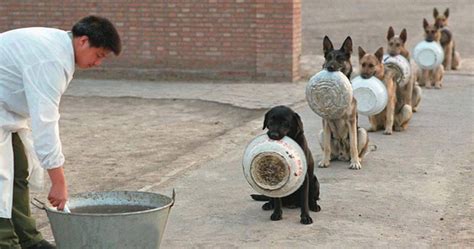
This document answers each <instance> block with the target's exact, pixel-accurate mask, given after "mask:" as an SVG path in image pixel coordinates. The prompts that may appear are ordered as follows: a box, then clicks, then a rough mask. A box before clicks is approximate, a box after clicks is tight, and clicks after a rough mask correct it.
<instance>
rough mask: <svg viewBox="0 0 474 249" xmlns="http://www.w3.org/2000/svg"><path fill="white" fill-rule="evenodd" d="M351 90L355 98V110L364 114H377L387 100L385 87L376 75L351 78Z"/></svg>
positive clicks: (383, 107)
mask: <svg viewBox="0 0 474 249" xmlns="http://www.w3.org/2000/svg"><path fill="white" fill-rule="evenodd" d="M352 91H353V94H354V98H355V99H356V100H357V111H358V112H359V113H360V114H362V115H366V116H372V115H376V114H379V113H380V112H382V111H383V109H385V107H386V106H387V102H388V94H387V88H386V87H385V85H384V84H383V82H382V81H380V80H379V79H378V78H377V77H375V76H372V77H370V78H368V79H364V78H362V77H360V76H357V77H355V78H354V79H352Z"/></svg>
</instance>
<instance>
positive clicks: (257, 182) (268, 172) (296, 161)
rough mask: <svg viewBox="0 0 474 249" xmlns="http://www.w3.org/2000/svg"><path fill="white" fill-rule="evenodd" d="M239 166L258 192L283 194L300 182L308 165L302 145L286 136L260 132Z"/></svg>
mask: <svg viewBox="0 0 474 249" xmlns="http://www.w3.org/2000/svg"><path fill="white" fill-rule="evenodd" d="M242 168H243V173H244V176H245V179H246V180H247V182H248V183H249V184H250V186H251V187H252V188H253V189H254V190H255V191H257V192H259V193H260V194H263V195H266V196H269V197H284V196H288V195H290V194H292V193H293V192H295V191H296V190H298V188H299V187H300V186H301V185H302V184H303V182H304V178H305V176H306V170H307V168H308V165H307V164H306V156H305V153H304V152H303V149H301V147H300V146H299V145H298V143H296V142H295V141H294V140H293V139H291V138H289V137H287V136H285V137H283V138H282V139H280V140H273V139H271V138H269V137H268V135H267V134H266V133H265V134H261V135H259V136H257V137H256V138H254V139H253V140H252V141H251V142H250V143H249V144H248V145H247V147H246V148H245V152H244V156H243V160H242Z"/></svg>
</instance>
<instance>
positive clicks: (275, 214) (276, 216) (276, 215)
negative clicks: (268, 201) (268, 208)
mask: <svg viewBox="0 0 474 249" xmlns="http://www.w3.org/2000/svg"><path fill="white" fill-rule="evenodd" d="M270 219H271V220H281V219H282V211H281V210H280V211H276V210H275V211H274V212H273V214H272V216H270Z"/></svg>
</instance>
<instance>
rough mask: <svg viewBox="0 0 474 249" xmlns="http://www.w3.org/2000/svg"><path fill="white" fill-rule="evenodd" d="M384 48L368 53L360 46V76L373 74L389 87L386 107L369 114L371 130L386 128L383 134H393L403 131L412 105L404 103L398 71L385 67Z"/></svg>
mask: <svg viewBox="0 0 474 249" xmlns="http://www.w3.org/2000/svg"><path fill="white" fill-rule="evenodd" d="M382 59H383V48H382V47H381V48H379V49H378V50H377V51H376V52H375V54H370V53H366V52H365V51H364V49H363V48H361V47H359V68H360V76H361V77H362V78H364V79H368V78H370V77H372V76H374V77H377V78H378V79H379V80H380V81H382V82H383V83H384V85H385V88H386V89H387V95H388V101H387V106H386V107H385V109H384V110H383V111H382V112H381V113H379V114H376V115H372V116H369V122H370V129H369V130H368V131H369V132H372V131H377V130H380V129H385V131H384V132H383V134H385V135H391V134H392V130H393V129H395V130H396V131H401V130H402V127H403V126H406V123H407V122H408V121H409V120H410V118H411V115H412V113H411V107H410V106H409V105H408V104H403V105H402V104H400V103H403V102H402V101H401V99H400V96H399V95H397V94H398V93H400V92H401V89H400V88H401V87H400V86H399V85H398V84H397V83H396V81H395V77H396V75H395V74H396V73H395V72H394V71H393V70H392V69H390V68H385V67H384V64H383V63H382Z"/></svg>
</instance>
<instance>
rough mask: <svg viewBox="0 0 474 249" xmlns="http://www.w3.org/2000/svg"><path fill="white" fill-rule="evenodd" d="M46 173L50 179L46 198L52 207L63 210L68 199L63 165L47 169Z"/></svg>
mask: <svg viewBox="0 0 474 249" xmlns="http://www.w3.org/2000/svg"><path fill="white" fill-rule="evenodd" d="M48 174H49V178H50V179H51V190H50V191H49V195H48V200H49V202H50V203H51V205H53V207H57V208H58V210H63V209H64V205H66V202H67V199H68V194H67V184H66V177H65V176H64V169H63V167H59V168H54V169H48Z"/></svg>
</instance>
